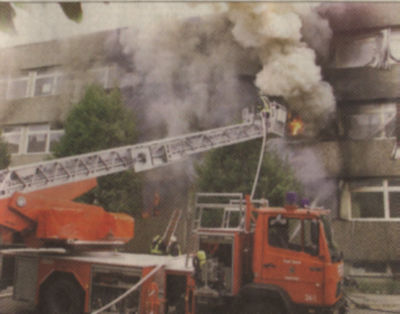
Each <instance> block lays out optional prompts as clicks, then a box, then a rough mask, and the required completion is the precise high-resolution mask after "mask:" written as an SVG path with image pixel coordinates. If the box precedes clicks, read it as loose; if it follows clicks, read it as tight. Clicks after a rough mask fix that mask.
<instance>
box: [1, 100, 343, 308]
mask: <svg viewBox="0 0 400 314" xmlns="http://www.w3.org/2000/svg"><path fill="white" fill-rule="evenodd" d="M264 100H266V99H264ZM268 106H269V108H268V112H267V114H265V113H264V114H263V116H262V115H252V114H246V115H245V119H244V122H243V123H241V124H237V125H232V126H228V127H223V128H218V129H213V130H209V131H203V132H197V133H192V134H188V135H183V136H179V137H175V138H168V139H164V140H158V141H153V142H148V143H142V144H137V145H131V146H125V147H120V148H113V149H108V150H103V151H99V152H94V153H89V154H84V155H78V156H72V157H66V158H61V159H55V160H50V161H45V162H41V163H38V164H34V165H27V166H21V167H15V168H10V169H5V170H2V171H0V234H1V236H2V242H3V244H7V243H9V244H13V243H15V242H16V241H18V242H21V241H22V242H23V243H25V245H26V247H27V248H25V249H21V248H17V249H15V248H10V249H5V250H2V251H1V253H0V254H1V256H0V261H1V263H0V264H1V265H0V276H1V277H0V283H3V285H4V286H5V285H12V286H13V298H14V299H16V300H21V301H26V302H29V303H32V306H39V307H40V311H41V313H71V314H72V313H89V312H90V313H141V314H146V313H186V314H190V313H193V314H195V313H211V312H212V311H220V309H221V306H228V305H229V304H230V305H232V304H234V305H237V304H241V305H243V304H245V306H235V307H234V308H233V309H240V312H239V313H241V312H244V313H247V312H249V313H250V312H251V313H264V312H265V313H269V312H271V311H275V310H276V311H277V312H273V313H279V311H280V312H281V313H285V312H290V311H292V312H293V311H294V309H295V308H297V307H296V306H297V305H299V306H300V307H301V308H305V309H308V308H312V309H324V310H327V311H330V310H332V309H333V308H334V307H340V302H341V290H340V284H341V278H342V275H341V270H342V267H343V263H342V261H341V258H340V257H338V256H337V252H336V250H335V248H334V245H333V242H332V240H331V233H330V228H329V225H328V222H327V221H326V219H325V218H324V217H326V216H327V213H326V212H322V211H319V210H311V209H297V208H295V206H292V207H291V208H290V210H288V209H269V208H264V209H256V208H255V207H254V205H253V202H252V200H250V199H249V198H247V202H244V198H243V197H242V196H240V197H239V199H237V196H235V197H236V200H231V201H229V204H228V205H226V204H225V205H223V207H222V211H223V214H222V218H221V219H222V223H221V224H218V225H214V224H215V221H217V220H218V219H217V218H218V214H217V216H215V215H214V214H212V213H211V214H210V210H211V212H213V211H215V209H216V208H218V206H219V205H216V204H211V205H210V204H208V205H207V203H209V202H205V203H204V202H202V201H201V200H200V199H197V202H196V208H197V209H196V211H195V216H194V220H193V221H194V225H193V229H194V234H195V236H196V241H195V243H196V246H197V248H196V250H197V251H198V253H197V254H195V258H193V264H192V263H189V262H188V260H189V258H188V257H187V256H177V257H175V256H161V255H160V256H158V255H148V254H128V253H120V252H117V251H115V248H116V247H118V246H122V245H123V244H125V243H126V242H127V241H129V239H131V238H132V237H133V226H134V221H133V219H132V218H131V217H129V216H128V215H125V214H115V213H107V212H105V211H104V210H103V209H102V208H101V207H98V206H94V205H87V204H80V203H76V202H74V201H73V200H74V199H75V198H76V197H77V196H79V195H81V194H82V193H84V192H86V191H88V190H89V189H90V188H92V187H94V186H95V184H96V181H95V180H96V178H97V177H99V176H102V175H107V174H111V173H117V172H120V171H124V170H127V169H132V168H133V169H134V170H135V171H137V172H139V171H145V170H150V169H153V168H156V167H160V166H164V165H168V164H170V163H172V162H175V161H178V160H181V159H183V158H185V157H186V156H189V155H192V154H195V153H200V152H205V151H208V150H210V149H213V148H218V147H223V146H226V145H232V144H235V143H240V142H244V141H248V140H251V139H255V138H259V137H262V136H263V135H265V130H266V129H268V133H269V134H272V135H277V136H283V133H284V129H285V122H286V110H285V109H284V108H283V107H282V106H281V105H279V104H277V103H275V102H272V103H268ZM265 117H267V120H268V121H267V124H266V123H265ZM199 197H203V196H201V195H200V196H199ZM207 197H208V196H207ZM214 198H218V197H217V196H216V195H214V196H212V197H211V199H212V201H213V202H214ZM264 207H265V206H264ZM219 208H221V207H219ZM288 208H289V207H288ZM217 211H218V210H217ZM210 215H211V216H210ZM210 217H211V218H210ZM292 220H294V222H293V224H294V226H292ZM208 221H212V223H211V225H210V226H209V225H207V222H208ZM204 222H206V224H205V225H204ZM235 223H236V225H234V224H235ZM278 227H280V228H281V229H279V230H284V229H285V230H286V233H287V235H286V238H287V242H288V244H287V246H283V244H282V245H281V244H279V245H281V246H279V245H274V244H273V243H281V242H273V241H272V240H271V239H272V238H273V235H272V233H277V231H276V230H275V229H276V228H278ZM274 230H275V231H274ZM273 231H274V232H273ZM278 233H282V232H278ZM293 239H295V240H293ZM307 239H308V240H307ZM306 240H307V241H308V242H307V241H306ZM149 241H150V239H149ZM271 241H272V242H271ZM274 241H275V240H274ZM310 241H311V242H310ZM292 242H293V243H292ZM309 242H310V243H311V244H310V245H308V244H309ZM282 243H283V242H282ZM290 245H296V249H293V248H291V247H290ZM200 253H201V254H200ZM202 256H203V257H206V258H205V260H203V259H200V258H199V257H202ZM310 278H311V279H310ZM267 300H272V301H271V302H269V301H268V303H267ZM237 302H238V303H237ZM254 304H255V305H254ZM253 305H254V306H255V307H254V306H253ZM251 306H253V307H251ZM246 311H247V312H246ZM268 311H269V312H268ZM271 313H272V312H271Z"/></svg>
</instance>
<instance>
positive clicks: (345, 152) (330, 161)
mask: <svg viewBox="0 0 400 314" xmlns="http://www.w3.org/2000/svg"><path fill="white" fill-rule="evenodd" d="M395 143H396V140H395V139H386V140H385V139H382V140H360V141H345V140H341V141H339V140H338V141H326V142H309V143H307V144H304V143H301V144H300V143H299V144H292V145H293V147H294V148H295V149H296V150H297V151H298V152H299V153H301V151H302V150H306V149H311V150H312V151H313V152H314V153H315V155H316V156H317V157H318V159H319V160H320V161H321V163H322V164H323V165H324V168H325V170H326V175H327V176H328V177H344V178H349V177H371V176H380V177H382V176H389V177H390V176H399V175H400V160H393V159H392V151H393V148H394V145H395Z"/></svg>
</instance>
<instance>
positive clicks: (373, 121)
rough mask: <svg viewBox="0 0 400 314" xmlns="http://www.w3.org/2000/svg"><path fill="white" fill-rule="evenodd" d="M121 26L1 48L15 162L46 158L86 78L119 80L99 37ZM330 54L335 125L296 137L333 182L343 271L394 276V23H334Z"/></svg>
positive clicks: (397, 49) (399, 229)
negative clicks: (320, 133)
mask: <svg viewBox="0 0 400 314" xmlns="http://www.w3.org/2000/svg"><path fill="white" fill-rule="evenodd" d="M120 31H121V30H115V31H110V32H101V33H96V34H90V35H85V36H80V37H76V38H71V39H66V40H60V41H50V42H44V43H36V44H30V45H25V46H18V47H13V48H8V49H2V50H0V64H2V66H1V68H0V127H1V129H2V136H3V138H4V139H5V140H6V141H7V142H8V143H9V147H10V150H11V153H12V154H13V155H12V163H13V165H18V164H23V163H27V162H34V161H38V160H42V159H44V158H46V156H47V155H48V154H49V153H50V151H51V147H52V145H53V144H54V142H56V141H57V140H58V139H59V138H60V136H62V134H63V130H62V121H63V120H64V119H65V116H66V114H67V112H68V110H69V109H70V108H71V105H72V104H73V103H74V102H76V101H77V100H78V99H79V97H80V96H81V95H82V91H83V87H84V86H85V84H88V83H91V82H97V83H98V84H101V85H102V86H104V87H105V88H111V87H114V86H120V83H121V82H119V81H118V77H119V72H120V71H121V70H122V69H121V65H120V64H118V62H117V61H115V60H117V59H118V58H115V56H114V58H111V57H110V55H111V54H110V51H109V50H108V49H109V48H107V47H110V46H111V47H112V45H106V44H105V43H107V42H109V41H112V40H115V38H118V36H119V33H120ZM82 45H84V48H85V49H84V51H83V52H82V49H81V48H82ZM74 52H75V53H74ZM78 53H79V55H78ZM331 56H332V59H331V62H330V64H329V66H327V67H326V68H325V69H324V75H325V77H326V79H327V80H328V81H329V82H330V83H331V85H332V86H333V88H334V92H335V95H336V98H337V105H338V114H337V121H336V126H337V132H335V134H333V135H332V134H330V135H329V136H328V137H325V138H320V139H318V141H315V140H311V141H306V144H304V142H302V144H301V147H299V149H304V147H306V148H310V149H312V150H313V151H314V152H315V153H316V154H318V155H319V157H320V159H321V160H323V163H324V167H325V170H326V174H327V178H328V179H329V180H332V181H333V182H334V184H335V185H336V188H337V189H336V191H337V193H335V194H334V195H332V197H333V198H335V202H333V203H335V204H336V208H333V212H334V215H333V216H334V229H335V237H336V239H337V242H338V245H339V246H340V247H341V249H342V250H343V251H344V254H345V260H346V263H347V266H348V267H347V269H348V273H349V274H350V275H354V276H379V277H382V276H388V277H391V276H395V275H396V274H397V275H398V274H399V273H400V245H399V243H398V241H397V239H398V238H399V237H400V161H399V160H395V159H394V158H393V152H394V148H395V144H396V135H397V126H396V125H397V122H396V121H397V117H398V112H399V110H398V109H399V108H400V106H399V97H400V90H399V89H398V86H399V83H400V64H399V60H400V27H399V28H398V27H397V26H391V25H389V26H388V25H384V26H379V27H374V28H366V29H358V30H355V31H352V32H348V31H346V32H337V33H335V36H334V40H333V43H332V53H331ZM120 87H121V86H120ZM124 88H129V86H124ZM296 146H300V144H293V147H294V148H295V149H296Z"/></svg>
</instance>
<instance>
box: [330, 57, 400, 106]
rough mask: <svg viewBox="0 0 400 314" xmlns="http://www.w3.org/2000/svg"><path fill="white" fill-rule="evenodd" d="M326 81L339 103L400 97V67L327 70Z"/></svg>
mask: <svg viewBox="0 0 400 314" xmlns="http://www.w3.org/2000/svg"><path fill="white" fill-rule="evenodd" d="M325 79H326V80H327V81H328V82H329V83H330V84H331V85H332V87H333V89H334V92H335V96H336V97H337V99H338V100H339V101H363V100H374V99H393V98H399V97H400V89H399V84H400V65H397V64H396V65H392V66H391V67H390V68H389V69H376V68H371V67H362V68H348V69H327V70H325Z"/></svg>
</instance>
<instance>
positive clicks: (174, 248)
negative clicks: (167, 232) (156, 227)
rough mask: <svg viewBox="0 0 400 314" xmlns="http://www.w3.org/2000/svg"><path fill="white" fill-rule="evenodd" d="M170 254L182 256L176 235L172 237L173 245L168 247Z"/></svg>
mask: <svg viewBox="0 0 400 314" xmlns="http://www.w3.org/2000/svg"><path fill="white" fill-rule="evenodd" d="M168 254H169V255H172V256H178V255H181V247H180V245H179V243H178V239H177V238H176V237H175V236H174V235H173V236H172V237H171V244H170V245H169V247H168Z"/></svg>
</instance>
